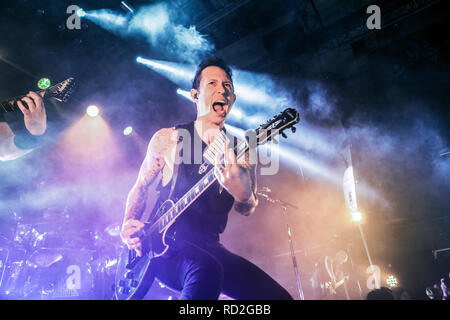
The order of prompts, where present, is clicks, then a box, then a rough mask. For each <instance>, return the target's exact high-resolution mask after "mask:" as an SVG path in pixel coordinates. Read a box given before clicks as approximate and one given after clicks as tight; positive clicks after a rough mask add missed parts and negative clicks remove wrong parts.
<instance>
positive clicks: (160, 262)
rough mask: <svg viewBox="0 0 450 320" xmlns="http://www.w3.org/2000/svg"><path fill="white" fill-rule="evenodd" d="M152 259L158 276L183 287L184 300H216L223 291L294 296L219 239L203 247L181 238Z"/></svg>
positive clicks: (248, 296) (245, 296)
mask: <svg viewBox="0 0 450 320" xmlns="http://www.w3.org/2000/svg"><path fill="white" fill-rule="evenodd" d="M152 263H153V266H152V268H153V270H154V272H155V276H156V277H157V278H158V279H159V280H160V281H161V282H162V283H164V284H165V285H166V286H168V287H169V288H172V289H174V290H177V291H181V299H183V300H216V299H218V297H219V295H220V293H221V292H222V293H224V294H226V295H227V296H229V297H230V298H233V299H236V300H280V299H285V300H291V299H292V297H291V295H290V294H289V293H288V292H287V291H286V290H285V289H284V288H283V287H281V286H280V285H279V284H278V283H277V282H276V281H275V280H274V279H272V278H271V277H270V276H269V275H268V274H267V273H265V272H264V271H263V270H261V269H260V268H259V267H257V266H256V265H254V264H253V263H251V262H250V261H248V260H246V259H244V258H242V257H240V256H238V255H236V254H234V253H231V252H230V251H228V250H227V249H226V248H225V247H224V246H223V245H222V244H220V243H219V242H212V243H208V244H202V247H200V246H198V245H196V244H194V243H191V242H188V241H180V242H179V243H177V245H176V246H175V248H173V249H172V250H171V251H169V252H168V253H167V257H166V256H163V257H160V258H155V259H154V260H153V262H152Z"/></svg>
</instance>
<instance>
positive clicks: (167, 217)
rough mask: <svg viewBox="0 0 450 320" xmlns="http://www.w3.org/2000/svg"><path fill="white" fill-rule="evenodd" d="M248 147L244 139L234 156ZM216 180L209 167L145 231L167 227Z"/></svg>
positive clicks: (238, 155) (148, 233)
mask: <svg viewBox="0 0 450 320" xmlns="http://www.w3.org/2000/svg"><path fill="white" fill-rule="evenodd" d="M248 149H249V147H248V144H247V142H246V141H245V140H242V141H240V143H239V144H238V145H237V146H236V148H235V151H236V154H237V156H236V158H237V159H240V158H241V157H242V156H244V155H245V153H246V152H247V150H248ZM216 180H217V178H216V176H215V174H214V168H211V169H210V170H209V171H208V172H207V173H206V174H205V175H204V176H203V177H202V178H201V179H200V180H199V181H198V182H197V183H196V184H195V185H194V186H193V187H192V188H191V189H190V190H189V191H188V192H186V193H185V194H184V196H183V197H181V198H180V199H179V200H178V201H177V202H176V203H175V204H174V205H173V207H171V208H170V209H169V210H168V211H167V212H166V213H165V214H163V215H162V216H161V217H159V218H158V220H156V221H155V222H154V223H153V224H152V226H151V227H150V228H149V230H148V231H147V232H146V234H147V235H150V234H151V233H153V231H155V230H156V229H158V230H159V231H160V232H161V231H163V230H164V229H165V228H167V227H168V226H169V225H170V224H171V223H172V222H173V221H174V220H175V219H176V218H177V217H178V216H179V215H181V214H182V213H183V212H184V211H185V210H186V209H187V208H188V207H189V206H190V205H191V204H192V203H193V202H194V201H195V200H196V199H197V198H198V197H199V196H200V195H201V194H202V193H203V192H205V191H206V190H207V189H208V188H209V187H210V186H211V185H212V184H213V183H214V182H215V181H216Z"/></svg>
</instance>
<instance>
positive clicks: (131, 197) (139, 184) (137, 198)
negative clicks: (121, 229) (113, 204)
mask: <svg viewBox="0 0 450 320" xmlns="http://www.w3.org/2000/svg"><path fill="white" fill-rule="evenodd" d="M163 167H164V159H163V158H162V157H158V158H156V157H154V158H152V159H151V160H150V163H149V164H148V165H147V164H146V163H145V162H144V163H143V164H142V167H141V170H140V172H139V176H138V179H137V181H136V183H135V185H134V186H133V188H132V189H131V191H130V193H129V194H128V198H127V204H126V209H125V220H128V219H140V218H141V216H142V214H143V213H144V211H145V207H146V204H147V198H148V190H149V187H150V185H151V184H152V183H153V182H154V181H155V179H156V178H157V177H158V174H159V172H160V171H161V170H162V168H163Z"/></svg>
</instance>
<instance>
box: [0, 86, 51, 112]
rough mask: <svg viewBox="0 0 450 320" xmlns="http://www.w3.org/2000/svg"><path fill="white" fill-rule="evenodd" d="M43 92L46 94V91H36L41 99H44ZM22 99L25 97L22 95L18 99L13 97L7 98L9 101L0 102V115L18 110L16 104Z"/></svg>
mask: <svg viewBox="0 0 450 320" xmlns="http://www.w3.org/2000/svg"><path fill="white" fill-rule="evenodd" d="M45 92H46V90H40V91H37V92H36V93H37V94H39V95H40V96H41V97H44V95H45ZM23 97H26V95H22V96H19V97H13V98H9V99H6V100H3V101H0V114H2V113H7V112H13V111H16V110H17V109H19V107H18V106H17V104H16V103H17V101H19V100H20V99H22V98H23Z"/></svg>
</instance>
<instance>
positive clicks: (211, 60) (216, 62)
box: [192, 56, 233, 89]
mask: <svg viewBox="0 0 450 320" xmlns="http://www.w3.org/2000/svg"><path fill="white" fill-rule="evenodd" d="M211 66H216V67H219V68H221V69H222V70H223V71H225V73H226V74H227V75H228V77H229V78H230V80H231V82H233V79H232V76H233V73H232V71H231V68H230V67H229V66H228V64H227V63H226V62H225V61H224V60H223V59H221V58H219V57H216V56H211V57H207V58H205V59H203V60H202V61H201V62H200V64H199V65H198V67H197V71H196V72H195V76H194V80H193V81H192V89H198V87H199V86H200V75H201V73H202V71H203V70H204V69H206V68H207V67H211Z"/></svg>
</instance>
